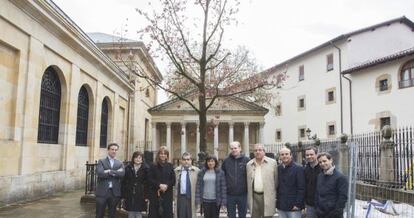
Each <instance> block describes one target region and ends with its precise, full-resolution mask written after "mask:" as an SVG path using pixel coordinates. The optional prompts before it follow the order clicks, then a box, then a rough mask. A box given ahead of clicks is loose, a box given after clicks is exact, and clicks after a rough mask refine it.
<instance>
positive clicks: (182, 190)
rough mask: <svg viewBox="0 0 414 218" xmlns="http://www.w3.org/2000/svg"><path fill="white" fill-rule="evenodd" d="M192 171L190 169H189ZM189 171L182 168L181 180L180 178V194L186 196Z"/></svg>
mask: <svg viewBox="0 0 414 218" xmlns="http://www.w3.org/2000/svg"><path fill="white" fill-rule="evenodd" d="M188 171H190V169H188ZM188 171H187V170H185V169H184V167H183V168H181V178H180V194H182V195H185V194H186V193H187V192H186V191H187V190H186V188H187V173H189V172H188Z"/></svg>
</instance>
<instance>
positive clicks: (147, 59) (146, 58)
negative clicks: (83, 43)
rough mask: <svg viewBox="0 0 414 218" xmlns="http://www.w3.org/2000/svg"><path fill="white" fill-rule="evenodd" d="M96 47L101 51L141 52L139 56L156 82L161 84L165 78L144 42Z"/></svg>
mask: <svg viewBox="0 0 414 218" xmlns="http://www.w3.org/2000/svg"><path fill="white" fill-rule="evenodd" d="M96 45H97V46H98V47H99V48H100V49H101V50H103V51H104V50H119V49H120V50H134V51H138V52H139V56H140V57H141V58H142V59H143V63H144V64H145V67H146V68H147V69H149V70H150V74H151V76H152V78H153V79H154V80H155V81H158V82H161V81H162V79H163V77H162V74H161V72H160V71H159V69H158V67H157V65H156V64H155V62H154V60H153V59H152V57H151V55H150V54H149V53H148V51H147V48H146V47H145V44H144V43H143V42H139V41H135V42H111V43H108V42H103V43H102V42H98V43H96Z"/></svg>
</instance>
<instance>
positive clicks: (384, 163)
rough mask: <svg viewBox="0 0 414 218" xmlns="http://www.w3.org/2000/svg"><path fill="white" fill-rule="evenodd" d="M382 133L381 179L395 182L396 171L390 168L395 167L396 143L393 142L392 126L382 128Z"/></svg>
mask: <svg viewBox="0 0 414 218" xmlns="http://www.w3.org/2000/svg"><path fill="white" fill-rule="evenodd" d="M381 132H382V137H383V140H382V142H381V144H380V149H381V157H380V169H379V173H380V174H379V177H380V180H381V181H384V182H394V170H393V168H392V167H390V166H393V161H394V152H393V148H394V142H393V141H391V136H392V129H391V127H390V126H388V125H386V126H384V127H383V128H382V130H381Z"/></svg>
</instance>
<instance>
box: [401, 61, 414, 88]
mask: <svg viewBox="0 0 414 218" xmlns="http://www.w3.org/2000/svg"><path fill="white" fill-rule="evenodd" d="M410 86H414V60H411V61H409V62H408V63H406V64H405V65H404V66H403V67H402V68H401V72H400V88H406V87H410Z"/></svg>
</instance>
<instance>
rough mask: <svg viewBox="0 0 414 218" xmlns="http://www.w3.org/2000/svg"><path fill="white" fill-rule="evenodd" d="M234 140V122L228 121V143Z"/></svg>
mask: <svg viewBox="0 0 414 218" xmlns="http://www.w3.org/2000/svg"><path fill="white" fill-rule="evenodd" d="M233 141H234V123H233V122H229V145H230V143H232V142H233Z"/></svg>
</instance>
